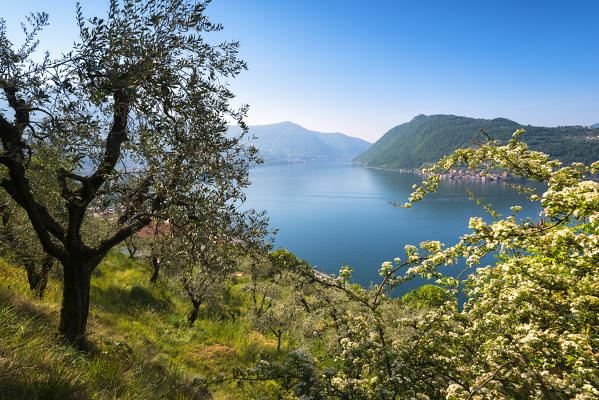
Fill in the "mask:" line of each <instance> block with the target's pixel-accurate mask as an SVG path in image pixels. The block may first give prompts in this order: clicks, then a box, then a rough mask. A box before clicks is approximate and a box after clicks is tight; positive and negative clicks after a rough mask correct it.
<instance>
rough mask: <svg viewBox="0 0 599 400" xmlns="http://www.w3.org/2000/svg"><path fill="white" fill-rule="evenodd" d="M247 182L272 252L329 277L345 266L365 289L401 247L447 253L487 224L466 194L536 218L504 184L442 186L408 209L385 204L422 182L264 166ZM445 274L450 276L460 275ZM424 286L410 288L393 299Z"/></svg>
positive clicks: (355, 171) (334, 169)
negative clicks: (473, 224) (436, 246)
mask: <svg viewBox="0 0 599 400" xmlns="http://www.w3.org/2000/svg"><path fill="white" fill-rule="evenodd" d="M250 175H251V180H252V185H251V186H250V187H249V188H248V190H247V203H246V204H247V206H249V207H251V208H255V209H258V210H266V211H268V214H269V217H270V223H271V226H272V227H276V228H278V229H279V231H278V233H277V234H276V235H275V248H279V247H282V248H285V249H288V250H290V251H292V252H293V253H294V254H295V255H297V256H298V257H299V258H303V259H305V260H306V261H308V262H309V263H310V264H311V265H313V266H317V267H318V268H319V269H321V270H323V271H325V272H328V273H336V272H337V271H338V270H339V267H341V266H344V265H348V266H350V267H351V268H354V274H353V277H354V281H356V282H358V283H361V284H362V285H366V286H368V285H369V284H370V282H378V278H379V277H378V269H379V267H380V266H381V263H382V262H384V261H391V260H393V259H394V258H395V257H400V258H405V252H404V246H405V245H406V244H414V245H418V244H419V243H420V242H422V241H424V240H439V241H441V242H442V243H445V244H446V245H452V244H454V243H456V242H457V240H458V238H459V236H460V235H463V234H465V233H467V232H468V231H469V229H468V221H469V219H470V217H471V216H481V217H483V218H485V219H486V220H490V219H491V218H490V217H488V216H486V215H487V214H486V213H485V211H484V210H483V209H482V208H481V207H480V206H478V205H476V204H475V202H474V201H471V200H468V198H469V195H468V193H467V190H470V191H473V192H474V193H475V194H476V196H477V197H479V198H484V199H485V201H484V202H485V203H489V202H490V203H493V204H494V206H495V207H494V208H495V209H496V210H497V211H498V212H501V213H503V214H504V215H508V214H510V213H511V211H510V207H511V206H514V205H521V206H522V207H523V210H522V212H521V213H520V215H521V216H523V217H524V216H530V217H536V216H537V215H538V213H539V208H538V205H537V204H533V203H531V202H529V201H527V200H526V198H525V197H524V196H522V195H521V194H519V193H518V192H517V191H516V190H514V189H513V188H511V187H509V186H508V185H507V184H505V183H502V182H480V181H466V180H462V181H442V182H441V184H440V187H439V189H438V191H437V193H434V194H432V195H430V196H429V197H428V198H426V199H425V200H423V201H421V202H418V203H416V204H415V205H414V207H413V208H412V209H405V208H399V207H393V206H392V205H390V204H389V201H396V202H398V203H402V204H403V203H404V202H406V201H407V199H408V197H409V195H410V193H411V192H412V185H414V184H416V183H419V182H421V179H422V178H421V177H420V176H419V175H416V174H410V173H401V172H394V171H383V170H376V169H369V168H362V167H358V166H350V165H347V164H289V165H268V166H260V167H257V168H254V169H253V170H252V171H251V174H250ZM486 261H487V262H492V259H491V260H486ZM442 268H445V269H446V271H447V273H448V274H450V275H451V274H453V275H455V274H456V273H457V272H459V271H461V270H462V269H463V268H462V267H459V266H453V267H442ZM422 284H423V281H421V280H420V281H413V282H407V283H405V284H403V285H402V286H401V287H400V288H398V289H397V290H396V291H395V292H394V294H395V295H402V294H404V293H406V292H408V291H409V290H411V289H413V288H415V287H417V286H420V285H422Z"/></svg>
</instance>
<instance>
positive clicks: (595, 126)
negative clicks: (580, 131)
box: [591, 124, 599, 129]
mask: <svg viewBox="0 0 599 400" xmlns="http://www.w3.org/2000/svg"><path fill="white" fill-rule="evenodd" d="M591 128H593V129H595V128H599V124H595V125H591Z"/></svg>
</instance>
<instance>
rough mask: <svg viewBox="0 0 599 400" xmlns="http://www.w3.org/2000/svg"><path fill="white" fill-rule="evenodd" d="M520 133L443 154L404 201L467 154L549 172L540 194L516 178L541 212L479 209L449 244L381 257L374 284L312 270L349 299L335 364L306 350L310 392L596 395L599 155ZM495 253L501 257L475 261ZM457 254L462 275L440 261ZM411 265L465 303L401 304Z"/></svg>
mask: <svg viewBox="0 0 599 400" xmlns="http://www.w3.org/2000/svg"><path fill="white" fill-rule="evenodd" d="M522 133H523V131H521V130H520V131H517V132H515V133H514V138H513V139H512V140H510V141H509V143H507V144H505V145H501V144H500V143H498V142H496V141H493V140H491V139H489V140H487V142H486V143H484V144H481V145H479V146H477V147H473V148H467V149H461V150H457V151H456V152H455V153H454V154H452V155H450V156H448V157H446V158H444V159H442V160H441V161H439V162H438V163H437V164H436V165H434V166H433V167H431V168H429V169H427V170H425V171H424V172H425V173H427V174H428V178H427V179H426V180H425V181H424V182H423V183H422V184H421V185H418V186H417V187H416V188H415V191H414V193H413V194H412V196H411V198H410V200H409V202H408V203H407V204H404V206H406V207H411V206H412V205H413V203H415V202H416V201H418V200H421V199H422V198H423V197H424V196H425V195H426V194H427V193H430V192H432V191H434V190H435V189H436V187H437V184H438V182H439V178H438V176H439V175H440V174H442V173H443V172H445V171H447V170H449V169H450V168H452V167H454V166H456V165H457V164H467V165H468V166H469V167H470V168H477V169H482V171H483V172H482V173H485V171H489V170H491V169H494V168H502V169H504V170H506V171H508V173H510V174H512V175H516V176H522V177H526V178H528V179H530V180H534V181H541V182H546V183H547V185H548V189H547V190H546V191H545V192H544V193H542V194H537V193H534V192H533V191H531V190H528V189H527V188H520V190H522V191H523V192H524V193H527V196H528V197H529V199H530V200H531V201H535V202H539V203H540V205H541V207H542V212H541V215H540V216H539V219H538V220H533V219H530V218H520V217H519V216H518V212H519V211H520V208H519V207H517V206H515V207H513V208H512V211H513V213H512V215H510V216H507V217H505V218H503V219H496V220H495V221H494V222H491V223H487V222H485V221H483V220H482V219H481V218H472V219H471V220H470V223H469V227H470V229H471V232H470V233H468V234H466V235H464V236H463V237H461V238H460V239H459V240H458V241H457V243H456V244H454V245H453V246H450V247H447V246H445V245H444V244H442V243H439V242H424V243H421V244H420V245H419V246H418V247H417V246H407V247H406V258H405V260H403V261H402V260H400V259H395V260H394V262H393V263H392V262H386V263H384V264H383V266H382V267H381V269H380V275H381V279H382V280H381V283H380V284H379V285H377V286H375V287H374V288H372V289H371V290H363V289H359V288H355V287H353V286H351V285H348V284H347V282H348V279H349V277H348V275H349V274H351V270H349V269H345V270H344V271H343V274H342V276H343V277H342V278H341V279H337V280H334V281H333V280H330V279H329V280H324V279H319V278H318V277H313V279H314V280H317V281H318V282H319V284H321V285H325V286H327V287H328V288H330V289H332V290H336V291H339V292H342V293H344V294H345V296H346V297H347V299H348V301H347V304H348V305H347V307H346V308H345V309H344V311H343V313H342V318H343V321H344V322H343V324H344V325H343V326H346V329H345V330H344V331H343V333H342V336H343V337H341V338H340V340H339V345H338V347H337V348H336V349H335V350H333V351H334V361H333V362H332V365H333V366H332V367H331V362H330V360H329V361H328V365H327V368H324V365H325V362H324V361H323V362H322V364H323V365H319V362H318V361H315V360H312V359H311V358H306V359H305V362H304V364H303V365H305V366H307V365H309V366H310V368H309V369H310V371H311V373H310V374H309V376H310V379H312V380H313V379H314V373H313V372H314V371H313V369H312V368H313V366H314V365H316V366H318V368H319V370H320V371H321V372H320V376H319V382H318V384H314V386H313V387H315V388H318V390H313V391H311V393H310V396H311V397H310V398H315V399H316V398H323V399H324V398H341V399H405V398H414V399H441V398H445V399H501V398H504V399H508V398H509V399H518V398H527V399H579V400H582V399H589V400H590V399H597V398H599V267H598V265H599V184H598V183H596V182H594V181H592V180H590V178H591V175H592V174H594V173H595V172H597V170H599V162H596V163H594V164H592V165H591V166H585V165H582V164H578V163H575V164H572V165H568V166H563V165H561V164H560V162H559V161H556V160H550V159H549V158H548V156H547V155H545V154H542V153H538V152H534V151H530V150H528V148H527V146H526V144H525V143H522V142H520V141H519V136H520V135H521V134H522ZM495 215H496V214H495ZM490 253H495V254H496V255H497V262H496V263H495V264H494V265H487V266H483V267H481V268H478V269H474V268H475V266H477V265H478V264H479V263H480V260H481V259H482V257H484V256H485V255H487V254H490ZM458 259H463V260H465V261H466V264H467V266H468V267H469V268H470V270H469V272H470V275H469V276H467V277H465V278H464V277H463V276H462V277H461V278H463V279H461V280H460V279H459V278H457V277H449V276H446V275H445V274H444V273H443V266H444V265H447V264H453V263H455V262H457V261H458ZM416 276H424V277H427V278H429V279H434V280H435V281H436V283H438V284H440V285H442V286H444V287H445V288H446V289H447V290H448V291H449V293H450V294H451V295H453V296H455V295H458V294H460V293H461V295H462V296H463V297H464V296H465V298H466V301H465V303H464V304H463V305H462V306H460V305H458V303H457V302H456V301H455V298H454V297H453V296H451V295H450V296H447V300H446V301H445V302H444V303H443V304H442V305H441V306H439V307H436V308H430V309H424V310H416V311H415V310H413V309H410V310H411V311H406V310H407V309H408V308H407V307H405V306H403V305H402V304H400V302H399V301H398V300H397V299H391V298H389V297H388V296H387V295H386V293H387V292H388V291H389V290H391V289H393V288H394V287H396V286H397V285H399V284H401V283H402V282H403V281H406V280H409V279H412V278H414V277H416ZM337 315H340V313H337ZM336 322H337V321H336ZM309 360H312V361H309ZM306 368H307V367H306ZM304 375H305V374H304ZM296 376H297V380H298V381H301V376H302V374H301V373H299V372H298V373H297V374H296ZM291 393H292V392H291ZM296 393H298V392H297V391H296Z"/></svg>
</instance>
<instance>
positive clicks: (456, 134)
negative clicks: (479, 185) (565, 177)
mask: <svg viewBox="0 0 599 400" xmlns="http://www.w3.org/2000/svg"><path fill="white" fill-rule="evenodd" d="M520 128H523V129H525V130H526V134H525V135H523V136H522V138H521V139H522V140H523V141H524V142H526V143H527V144H528V145H529V147H530V148H531V149H532V150H537V151H542V152H544V153H547V154H549V155H550V156H552V157H554V158H557V159H559V160H560V161H562V162H565V163H570V162H573V161H580V162H584V163H587V164H588V163H591V162H594V161H597V160H599V129H588V128H585V127H582V126H566V127H557V128H546V127H537V126H530V125H528V126H524V125H521V124H519V123H517V122H514V121H511V120H509V119H506V118H495V119H491V120H490V119H475V118H468V117H460V116H455V115H430V116H426V115H418V116H416V117H414V119H412V120H411V121H410V122H407V123H405V124H401V125H398V126H396V127H394V128H392V129H391V130H389V131H388V132H387V133H385V135H383V137H381V138H380V139H379V140H378V141H377V142H376V143H374V144H373V145H372V146H371V147H370V148H368V149H367V150H366V151H365V152H364V153H362V154H360V155H359V156H357V157H355V158H354V159H353V160H352V162H353V163H356V164H361V165H366V166H372V167H380V168H390V169H401V168H407V169H412V168H421V167H423V166H426V165H429V164H431V163H434V162H436V161H438V160H439V159H440V158H442V157H443V156H445V155H448V154H450V153H452V152H453V151H454V150H456V149H459V148H462V147H468V146H471V145H472V144H473V143H474V141H481V140H484V138H483V137H482V136H481V134H480V130H481V129H483V130H485V132H487V133H488V134H489V135H490V136H491V137H493V138H495V139H498V140H501V141H507V140H509V139H510V138H511V136H512V133H513V132H514V131H515V130H517V129H520Z"/></svg>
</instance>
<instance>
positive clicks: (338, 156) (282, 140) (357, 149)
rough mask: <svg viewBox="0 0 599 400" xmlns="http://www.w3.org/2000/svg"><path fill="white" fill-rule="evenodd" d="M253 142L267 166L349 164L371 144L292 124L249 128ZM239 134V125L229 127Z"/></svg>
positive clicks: (342, 135)
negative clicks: (285, 164) (313, 163)
mask: <svg viewBox="0 0 599 400" xmlns="http://www.w3.org/2000/svg"><path fill="white" fill-rule="evenodd" d="M249 130H250V136H252V135H253V136H255V137H256V139H255V140H252V141H251V143H252V144H253V145H254V146H256V147H257V148H258V149H260V156H261V157H262V158H263V159H264V161H265V163H293V162H312V161H316V162H322V161H327V162H330V161H347V162H349V161H350V160H351V159H352V158H354V157H355V156H357V155H358V154H360V153H362V152H364V151H365V150H366V149H367V148H368V147H369V146H370V143H368V142H366V141H365V140H362V139H358V138H355V137H351V136H347V135H344V134H342V133H323V132H316V131H311V130H308V129H306V128H303V127H301V126H299V125H297V124H294V123H293V122H280V123H278V124H271V125H254V126H250V127H249ZM229 132H230V134H232V135H238V134H239V133H240V129H239V127H237V126H231V127H229Z"/></svg>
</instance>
